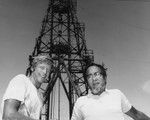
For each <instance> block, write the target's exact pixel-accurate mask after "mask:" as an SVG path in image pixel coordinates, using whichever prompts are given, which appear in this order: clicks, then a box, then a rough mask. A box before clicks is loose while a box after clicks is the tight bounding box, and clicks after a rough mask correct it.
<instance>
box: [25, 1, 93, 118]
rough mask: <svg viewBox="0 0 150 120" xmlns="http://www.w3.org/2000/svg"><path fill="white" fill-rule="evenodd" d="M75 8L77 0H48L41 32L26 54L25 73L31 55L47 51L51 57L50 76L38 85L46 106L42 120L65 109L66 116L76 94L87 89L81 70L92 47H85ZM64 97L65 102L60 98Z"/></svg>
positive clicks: (82, 26) (69, 112)
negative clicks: (30, 53)
mask: <svg viewBox="0 0 150 120" xmlns="http://www.w3.org/2000/svg"><path fill="white" fill-rule="evenodd" d="M76 11H77V1H76V0H49V4H48V9H47V11H46V15H45V16H44V19H43V21H42V27H41V31H40V34H39V36H38V37H37V39H36V44H35V47H34V50H33V52H32V55H31V56H30V57H29V61H30V65H29V68H28V69H27V74H29V73H30V67H31V62H32V57H34V56H36V55H38V54H41V53H48V54H49V55H50V56H51V57H52V59H53V60H54V69H53V70H52V72H51V73H50V76H49V80H48V81H47V83H45V84H44V85H42V87H41V91H42V92H43V96H44V108H45V109H44V110H43V111H42V114H41V119H42V120H49V119H58V120H63V119H64V118H63V117H64V116H65V115H64V114H66V113H63V112H64V111H65V110H66V111H68V118H67V119H68V120H69V119H70V117H71V114H72V109H73V105H74V102H75V101H76V99H77V97H79V96H81V95H85V94H86V93H87V91H88V87H87V83H86V82H85V80H84V76H83V70H84V68H85V66H86V65H87V64H89V63H90V62H92V61H93V60H94V57H93V51H92V50H88V49H87V47H86V41H85V26H84V24H83V23H80V22H79V21H78V19H77V16H76ZM63 93H64V94H63ZM56 96H57V97H56ZM65 98H66V99H67V102H64V101H63V100H64V99H65ZM56 101H57V102H56ZM66 103H67V104H68V105H66ZM67 107H68V108H67ZM65 119H66V118H65ZM67 119H66V120H67Z"/></svg>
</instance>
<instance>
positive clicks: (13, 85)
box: [3, 75, 26, 102]
mask: <svg viewBox="0 0 150 120" xmlns="http://www.w3.org/2000/svg"><path fill="white" fill-rule="evenodd" d="M25 90H26V88H25V82H24V77H23V75H18V76H16V77H14V78H13V79H12V80H11V81H10V83H9V84H8V87H7V89H6V92H5V94H4V97H3V100H6V99H16V100H19V101H21V102H22V101H24V96H25Z"/></svg>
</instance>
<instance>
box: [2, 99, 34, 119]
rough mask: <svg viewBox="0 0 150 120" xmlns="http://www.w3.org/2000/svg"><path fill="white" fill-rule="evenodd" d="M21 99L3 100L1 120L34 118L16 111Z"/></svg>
mask: <svg viewBox="0 0 150 120" xmlns="http://www.w3.org/2000/svg"><path fill="white" fill-rule="evenodd" d="M20 104H21V101H18V100H15V99H7V100H5V101H4V108H3V117H2V118H3V120H34V119H32V118H30V117H27V116H25V115H23V114H20V113H19V112H18V110H19V107H20Z"/></svg>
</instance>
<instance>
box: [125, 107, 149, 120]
mask: <svg viewBox="0 0 150 120" xmlns="http://www.w3.org/2000/svg"><path fill="white" fill-rule="evenodd" d="M126 114H127V115H128V116H130V117H131V118H133V119H134V120H150V117H148V116H147V115H145V114H144V113H143V112H140V111H138V110H137V109H135V108H134V107H133V106H132V107H131V109H130V110H129V111H128V112H127V113H126Z"/></svg>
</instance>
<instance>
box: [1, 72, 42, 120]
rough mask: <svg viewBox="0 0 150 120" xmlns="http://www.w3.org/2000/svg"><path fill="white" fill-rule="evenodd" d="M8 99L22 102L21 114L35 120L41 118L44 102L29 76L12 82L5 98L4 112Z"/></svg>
mask: <svg viewBox="0 0 150 120" xmlns="http://www.w3.org/2000/svg"><path fill="white" fill-rule="evenodd" d="M6 99H16V100H19V101H21V106H20V108H19V112H20V113H22V114H24V115H26V116H29V117H31V118H33V119H39V118H40V112H41V108H42V101H41V99H40V96H39V94H38V91H37V89H36V87H35V86H34V85H33V84H32V82H31V81H30V79H29V78H28V77H27V76H25V75H23V74H20V75H17V76H16V77H14V78H13V79H12V80H11V81H10V83H9V85H8V87H7V89H6V92H5V94H4V96H3V100H2V110H3V106H4V101H5V100H6Z"/></svg>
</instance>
